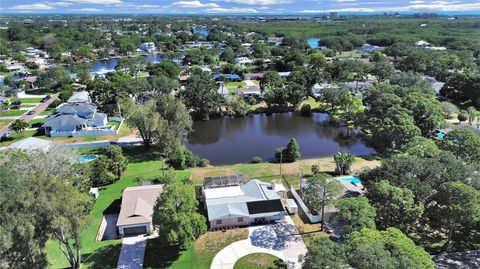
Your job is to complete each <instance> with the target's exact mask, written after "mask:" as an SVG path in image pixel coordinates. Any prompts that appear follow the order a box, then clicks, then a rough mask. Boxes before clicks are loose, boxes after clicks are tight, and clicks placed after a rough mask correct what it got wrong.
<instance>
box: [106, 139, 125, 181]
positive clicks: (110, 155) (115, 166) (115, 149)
mask: <svg viewBox="0 0 480 269" xmlns="http://www.w3.org/2000/svg"><path fill="white" fill-rule="evenodd" d="M104 153H105V156H107V160H108V170H109V171H110V172H112V174H113V175H114V176H116V177H117V179H119V178H120V176H121V175H122V174H123V172H125V170H127V167H128V159H127V158H126V157H125V156H123V152H122V148H121V147H119V146H117V145H112V146H110V147H108V148H106V149H105V152H104Z"/></svg>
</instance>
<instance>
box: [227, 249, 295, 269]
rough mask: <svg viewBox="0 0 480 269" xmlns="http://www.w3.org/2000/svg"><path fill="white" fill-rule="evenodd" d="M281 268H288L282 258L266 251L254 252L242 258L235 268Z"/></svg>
mask: <svg viewBox="0 0 480 269" xmlns="http://www.w3.org/2000/svg"><path fill="white" fill-rule="evenodd" d="M262 268H265V269H281V268H287V265H286V264H285V262H283V261H282V260H281V259H279V258H277V257H275V256H273V255H270V254H265V253H253V254H249V255H247V256H244V257H242V258H240V259H239V260H238V261H237V262H236V263H235V265H234V266H233V269H262Z"/></svg>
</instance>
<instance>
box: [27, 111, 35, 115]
mask: <svg viewBox="0 0 480 269" xmlns="http://www.w3.org/2000/svg"><path fill="white" fill-rule="evenodd" d="M35 112H36V111H35V110H30V111H28V112H27V115H33V114H35Z"/></svg>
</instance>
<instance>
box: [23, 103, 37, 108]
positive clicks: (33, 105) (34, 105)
mask: <svg viewBox="0 0 480 269" xmlns="http://www.w3.org/2000/svg"><path fill="white" fill-rule="evenodd" d="M36 106H37V104H21V105H20V107H21V108H32V107H36Z"/></svg>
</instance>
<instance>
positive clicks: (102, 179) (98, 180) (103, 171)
mask: <svg viewBox="0 0 480 269" xmlns="http://www.w3.org/2000/svg"><path fill="white" fill-rule="evenodd" d="M109 166H110V163H109V160H108V158H107V157H106V156H104V155H101V156H99V157H98V158H97V159H96V160H95V161H94V162H93V163H92V168H91V171H92V173H91V174H90V179H91V182H92V185H93V186H104V185H107V184H110V183H112V182H113V181H114V178H113V176H112V175H111V174H110V171H109ZM117 179H118V177H117Z"/></svg>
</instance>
